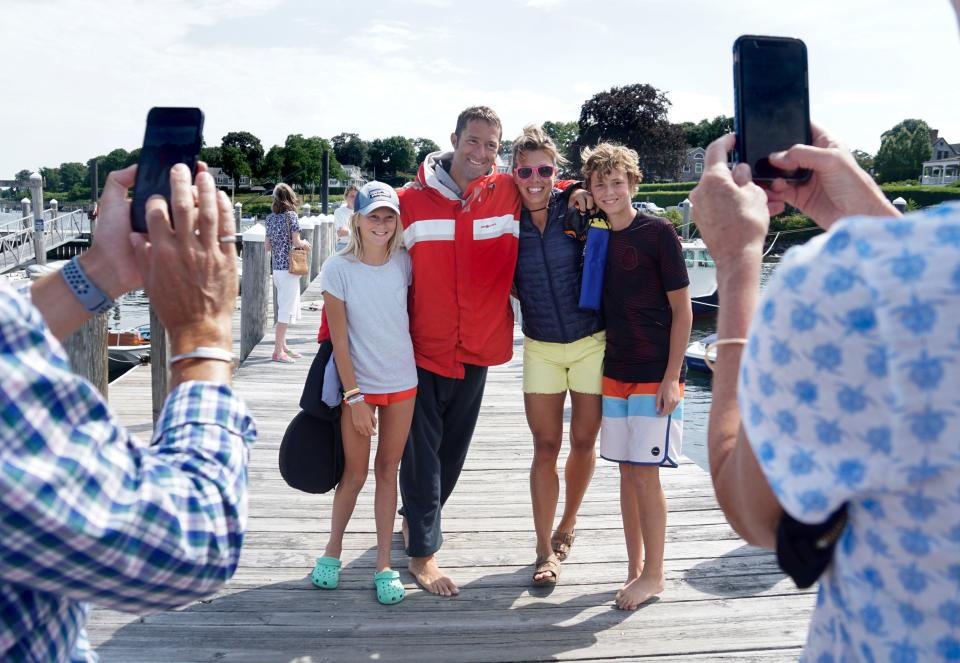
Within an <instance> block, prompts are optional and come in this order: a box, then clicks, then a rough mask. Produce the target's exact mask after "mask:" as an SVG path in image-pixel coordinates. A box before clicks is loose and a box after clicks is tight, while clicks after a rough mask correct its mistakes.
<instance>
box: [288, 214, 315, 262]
mask: <svg viewBox="0 0 960 663" xmlns="http://www.w3.org/2000/svg"><path fill="white" fill-rule="evenodd" d="M287 233H288V235H289V237H290V252H289V254H288V257H287V260H288V261H289V263H290V264H289V267H288V268H287V271H289V272H290V273H291V274H293V275H295V276H303V275H304V274H306V273H307V272H309V271H310V266H309V265H307V250H306V249H302V248H300V247H294V246H293V226H292V225H291V223H290V219H287Z"/></svg>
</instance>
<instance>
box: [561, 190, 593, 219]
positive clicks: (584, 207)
mask: <svg viewBox="0 0 960 663" xmlns="http://www.w3.org/2000/svg"><path fill="white" fill-rule="evenodd" d="M567 207H576V208H577V211H579V212H580V213H581V214H585V213H586V212H589V211H590V210H592V209H593V207H594V204H593V194H592V193H590V192H589V191H587V190H586V189H577V190H576V191H574V192H573V193H571V194H570V202H569V204H568V205H567Z"/></svg>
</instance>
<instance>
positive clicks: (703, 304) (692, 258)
mask: <svg viewBox="0 0 960 663" xmlns="http://www.w3.org/2000/svg"><path fill="white" fill-rule="evenodd" d="M680 246H681V247H682V248H683V257H684V260H685V261H686V263H687V276H688V278H689V279H690V300H691V303H692V304H693V315H694V316H704V315H716V314H717V309H718V308H719V304H720V300H719V298H718V297H717V265H716V263H715V262H714V261H713V257H712V256H711V255H710V251H709V250H708V249H707V245H706V244H705V243H704V241H703V240H702V239H681V240H680Z"/></svg>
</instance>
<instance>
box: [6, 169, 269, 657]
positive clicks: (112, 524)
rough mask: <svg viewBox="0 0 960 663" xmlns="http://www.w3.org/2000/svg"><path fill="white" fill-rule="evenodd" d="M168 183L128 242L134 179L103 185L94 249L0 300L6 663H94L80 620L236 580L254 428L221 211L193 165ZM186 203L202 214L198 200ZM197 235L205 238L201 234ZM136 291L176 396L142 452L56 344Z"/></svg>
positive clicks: (226, 205) (184, 598)
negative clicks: (157, 330) (160, 334)
mask: <svg viewBox="0 0 960 663" xmlns="http://www.w3.org/2000/svg"><path fill="white" fill-rule="evenodd" d="M198 170H199V171H200V172H199V173H198V174H197V177H196V181H195V184H196V186H195V191H196V193H194V188H193V187H192V184H193V182H192V181H191V177H190V171H189V169H188V168H187V167H186V166H184V165H182V164H181V165H177V166H175V167H174V168H173V169H172V170H171V173H170V182H171V189H172V196H171V199H172V210H173V216H174V219H175V222H176V223H175V226H176V229H175V230H174V227H173V226H172V225H171V221H170V218H169V212H168V209H167V205H166V203H165V202H164V201H163V200H162V199H161V198H159V197H154V198H151V199H150V200H149V201H148V202H147V222H148V226H149V229H150V234H149V237H147V236H143V235H140V234H134V235H131V233H130V202H129V200H128V199H127V192H128V189H129V188H130V187H131V186H133V184H134V180H135V173H136V166H131V167H130V168H127V169H125V170H121V171H117V172H114V173H111V174H110V176H109V177H108V178H107V183H106V186H105V187H104V193H103V196H102V198H101V200H100V204H99V212H100V217H99V224H98V227H97V233H96V237H95V239H94V242H93V245H92V246H91V248H90V249H89V250H88V251H87V252H86V253H84V254H83V255H81V256H79V257H78V258H74V259H73V260H72V261H71V262H70V263H69V264H68V265H67V266H66V267H64V269H63V270H62V271H61V272H59V273H55V274H50V275H48V276H45V277H44V278H42V279H41V280H39V281H37V283H36V284H34V286H33V288H32V291H31V299H32V302H31V301H30V300H28V299H26V298H24V297H23V296H21V295H18V294H16V293H15V292H13V291H12V290H10V289H9V288H7V287H3V286H0V374H2V375H3V381H2V384H0V413H2V417H3V425H2V426H0V659H2V660H4V661H58V662H59V661H96V660H97V656H96V654H95V653H94V652H93V651H92V650H91V648H90V645H89V641H88V639H87V636H86V633H85V630H84V624H85V622H86V619H87V614H88V612H89V610H90V603H96V604H98V605H102V606H104V607H107V608H111V609H114V610H124V611H131V612H132V611H136V612H150V611H159V610H165V609H169V608H173V607H176V606H180V605H183V604H185V603H189V602H190V601H193V600H196V599H199V598H202V597H204V596H207V595H209V594H211V593H213V592H214V591H216V590H217V589H219V588H220V587H221V586H222V585H223V584H224V583H225V582H226V580H227V579H229V578H230V576H231V575H232V574H233V572H234V570H235V569H236V566H237V561H238V558H239V554H240V544H241V542H242V540H243V533H244V528H245V525H246V490H247V486H246V483H247V472H246V468H247V458H248V453H249V448H250V445H251V444H252V443H253V441H254V438H255V437H256V429H255V426H254V422H253V419H252V418H251V416H250V414H249V413H248V412H247V410H246V407H245V406H244V404H243V402H242V401H241V400H240V399H239V398H238V397H237V396H236V395H234V394H233V392H232V391H231V389H230V382H231V377H232V373H233V355H232V354H231V347H232V340H231V318H232V313H233V307H234V302H235V300H236V294H237V274H236V255H237V254H236V250H235V245H234V243H233V242H234V238H235V232H236V230H235V227H234V220H233V210H232V208H231V206H230V201H229V200H228V199H227V197H226V195H225V194H223V193H222V192H217V190H216V186H215V184H214V181H213V178H212V177H211V176H210V174H209V173H207V172H205V166H203V165H201V166H200V167H199V168H198ZM195 196H196V199H195ZM194 230H197V231H198V232H196V233H195V232H194ZM141 285H142V286H145V287H146V289H147V292H148V294H150V295H151V304H152V305H153V307H154V309H155V310H156V312H157V315H158V317H159V318H160V320H161V322H162V323H163V325H164V327H165V328H166V330H167V333H168V334H169V339H170V351H171V357H170V359H169V364H170V386H171V392H170V394H169V395H168V397H167V401H166V404H165V406H164V408H163V411H162V412H161V413H160V416H159V419H158V421H157V424H156V427H155V432H154V434H153V439H152V440H151V443H150V444H149V445H146V444H144V443H143V442H141V441H138V440H137V439H135V438H134V437H133V436H132V434H131V433H130V432H129V431H127V430H125V429H124V428H123V427H121V426H120V424H119V423H118V421H117V418H116V416H115V415H114V414H113V413H112V412H111V411H110V408H109V406H108V405H107V403H106V402H105V400H104V399H103V397H102V396H101V395H100V394H99V392H97V391H96V389H95V388H94V387H93V386H92V385H91V384H90V383H89V382H87V381H86V380H84V379H83V378H81V377H79V376H77V375H76V374H74V373H73V372H72V371H71V370H70V366H69V364H68V361H67V357H66V355H65V353H64V350H63V347H62V346H61V345H60V343H59V341H58V339H64V338H66V337H67V336H69V335H70V334H71V333H72V332H74V331H75V330H76V329H77V328H79V327H80V325H81V324H82V323H83V322H84V321H86V320H87V319H89V318H90V317H91V315H93V314H96V313H101V312H103V311H105V310H107V309H109V308H110V307H111V306H112V305H113V299H114V298H116V297H118V296H120V295H121V294H123V293H125V292H128V291H130V290H133V289H134V288H138V287H141Z"/></svg>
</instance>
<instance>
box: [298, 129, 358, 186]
mask: <svg viewBox="0 0 960 663" xmlns="http://www.w3.org/2000/svg"><path fill="white" fill-rule="evenodd" d="M324 152H330V177H332V178H336V179H344V178H345V177H346V173H344V172H343V168H342V167H341V166H340V164H339V163H338V162H337V159H336V156H335V155H334V154H333V150H332V148H331V146H330V143H329V142H327V140H326V139H324V138H320V137H319V136H311V137H310V138H304V137H303V134H291V135H289V136H287V140H286V142H285V143H284V146H283V177H284V179H285V180H287V181H288V182H290V183H293V184H298V185H300V186H312V185H316V184H318V183H320V180H321V178H322V176H323V153H324Z"/></svg>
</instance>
